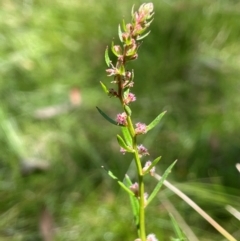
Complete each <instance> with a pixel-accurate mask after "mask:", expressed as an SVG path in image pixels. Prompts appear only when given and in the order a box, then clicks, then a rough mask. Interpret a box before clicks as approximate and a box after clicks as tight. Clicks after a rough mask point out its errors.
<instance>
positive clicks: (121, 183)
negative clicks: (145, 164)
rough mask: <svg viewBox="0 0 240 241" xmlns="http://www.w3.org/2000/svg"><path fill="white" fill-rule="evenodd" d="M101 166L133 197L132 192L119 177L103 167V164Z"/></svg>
mask: <svg viewBox="0 0 240 241" xmlns="http://www.w3.org/2000/svg"><path fill="white" fill-rule="evenodd" d="M102 168H103V169H104V170H105V171H106V172H107V173H108V175H109V176H110V177H111V178H112V179H113V180H115V181H116V182H117V183H118V184H119V185H120V187H121V188H123V190H124V191H126V192H127V193H128V194H129V195H130V196H133V197H135V195H134V193H133V192H132V191H131V190H130V189H129V188H128V187H127V186H126V185H125V184H124V183H123V182H121V181H119V179H118V178H117V177H116V176H115V175H114V174H113V173H112V172H111V171H110V170H107V169H105V167H104V166H102Z"/></svg>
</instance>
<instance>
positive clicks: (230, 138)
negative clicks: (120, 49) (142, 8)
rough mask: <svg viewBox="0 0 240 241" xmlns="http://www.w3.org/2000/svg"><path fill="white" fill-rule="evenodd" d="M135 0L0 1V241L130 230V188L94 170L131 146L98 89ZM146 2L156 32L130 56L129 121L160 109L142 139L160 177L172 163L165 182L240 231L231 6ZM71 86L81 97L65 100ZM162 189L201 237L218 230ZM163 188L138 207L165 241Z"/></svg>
mask: <svg viewBox="0 0 240 241" xmlns="http://www.w3.org/2000/svg"><path fill="white" fill-rule="evenodd" d="M141 3H142V1H135V2H134V1H132V0H131V1H129V0H128V1H127V0H117V1H110V0H105V1H102V2H100V1H96V0H92V1H81V0H78V1H77V0H69V1H64V0H51V1H46V0H35V1H34V0H21V1H20V0H17V1H13V0H12V1H11V0H2V1H1V2H0V101H1V102H0V103H1V105H0V146H1V148H0V178H1V181H0V203H1V204H0V240H3V241H7V240H24V241H30V240H34V241H36V240H43V239H42V235H43V234H42V233H43V230H44V227H45V228H46V229H48V228H49V229H50V230H53V232H54V238H52V239H51V240H83V239H84V240H86V241H93V240H106V241H111V240H117V241H120V240H134V239H136V238H137V237H136V231H135V228H134V225H133V221H132V216H131V212H130V205H128V197H126V195H125V194H124V193H122V191H119V188H117V187H116V186H115V184H113V181H112V180H111V179H110V178H109V177H108V176H107V174H106V173H105V172H104V170H102V169H101V166H106V167H107V168H109V169H111V170H112V171H113V172H114V173H115V174H117V175H119V176H120V177H122V176H123V175H124V173H125V172H126V170H127V169H128V167H129V165H130V163H131V156H128V155H126V156H122V155H121V154H120V153H119V147H118V144H117V141H116V134H117V133H119V131H120V130H119V129H118V127H115V126H113V125H111V124H109V123H108V122H106V121H105V120H104V119H103V118H102V117H101V116H100V114H99V113H98V112H97V110H96V108H95V107H96V106H98V107H100V108H101V109H103V110H104V111H105V112H106V113H108V114H109V115H110V116H112V118H114V117H115V116H116V114H117V113H119V112H121V109H120V105H119V103H118V102H117V100H116V99H114V98H109V97H108V96H106V95H105V94H104V93H103V91H102V89H101V86H100V85H99V81H102V82H104V83H105V84H106V85H107V86H109V87H112V86H113V84H111V83H110V82H111V80H112V79H111V78H110V77H106V73H105V69H106V64H105V62H104V51H105V48H106V46H107V45H110V44H111V41H112V40H113V38H114V40H115V42H118V40H117V38H118V37H117V27H118V24H119V23H121V20H122V18H124V19H125V21H126V22H129V21H130V12H131V7H132V5H133V4H135V5H136V8H137V7H138V6H139V5H140V4H141ZM153 3H154V6H155V15H154V21H153V23H152V25H151V27H150V29H151V34H150V35H149V36H148V37H147V38H145V39H144V41H143V44H142V46H141V47H140V50H139V59H138V60H136V61H133V62H131V64H130V65H129V66H128V67H129V69H131V68H134V71H135V86H134V89H133V91H134V93H135V94H136V97H137V101H136V102H134V103H133V104H132V105H131V108H132V110H133V120H134V121H136V122H138V121H140V122H144V123H149V122H151V121H152V119H153V118H155V117H156V116H157V115H158V114H159V113H160V112H162V111H165V110H167V114H166V115H165V116H164V118H163V120H162V122H161V123H160V125H159V126H158V127H156V128H155V129H154V130H153V131H151V132H149V134H148V135H146V136H142V137H141V138H140V142H141V143H143V144H144V145H145V146H146V147H147V148H148V149H149V152H150V153H151V156H150V158H151V159H154V158H155V157H157V156H159V155H161V156H162V160H161V162H160V164H159V166H158V168H157V172H159V173H160V174H162V173H163V171H164V170H165V169H166V168H167V167H168V166H169V165H170V164H171V163H172V162H173V161H174V160H176V159H178V163H177V164H176V166H175V168H174V170H173V172H172V173H171V175H170V177H169V180H171V182H172V183H174V184H175V185H176V186H177V187H178V188H180V189H181V190H182V191H184V192H185V193H186V194H187V195H189V196H190V197H191V198H192V199H193V200H194V201H195V202H197V203H198V204H199V205H200V206H201V207H202V208H203V209H204V210H205V211H207V212H208V213H209V214H211V216H212V217H213V218H214V219H215V220H216V221H217V222H219V223H220V224H221V225H222V226H223V227H224V228H226V229H227V230H228V231H229V232H230V233H233V234H234V235H235V237H236V238H237V239H240V233H239V220H237V219H236V218H234V217H233V216H232V215H231V214H229V213H228V211H227V210H226V209H225V207H226V205H232V206H233V207H234V208H236V209H238V210H240V196H239V187H240V173H239V172H238V171H237V169H236V167H235V165H236V163H238V162H240V159H239V156H240V137H239V134H240V124H239V123H240V115H239V104H240V95H239V89H240V84H239V83H240V82H239V73H240V70H239V65H240V59H239V53H240V44H239V39H240V31H239V26H240V25H239V14H240V13H239V9H240V4H239V2H238V1H234V0H232V1H230V0H229V1H220V0H215V1H212V0H175V1H174V0H164V1H153ZM72 90H78V91H79V92H78V93H79V95H80V97H81V102H80V104H79V105H76V106H73V107H72V106H71V101H70V98H69V95H70V94H71V93H72V92H71V91H72ZM69 106H70V108H69ZM49 107H51V108H52V109H51V110H53V111H56V110H65V111H63V113H61V111H60V112H59V113H58V112H57V114H53V115H52V116H50V117H48V118H43V116H42V114H39V113H42V112H39V111H45V112H44V113H46V111H49V110H50V109H49ZM51 113H52V112H51ZM147 183H148V185H149V189H151V188H152V187H153V186H154V185H155V181H154V180H150V179H149V180H147ZM160 194H162V195H165V197H167V198H168V201H169V202H171V203H172V204H173V206H174V207H175V208H176V209H177V210H178V212H179V214H180V215H182V216H183V218H184V220H185V221H186V222H187V223H188V225H190V227H191V229H192V230H193V231H194V232H195V234H196V236H197V237H198V238H199V240H204V241H205V240H223V238H222V237H221V235H219V234H218V233H217V232H216V231H215V230H214V229H213V228H212V227H211V226H210V225H209V224H208V223H207V222H206V221H204V220H203V218H202V217H201V216H200V215H199V214H197V213H196V212H195V211H194V210H192V209H191V208H190V207H189V206H188V205H187V204H186V203H184V202H183V201H182V200H180V198H178V197H176V196H175V195H174V194H173V193H172V192H171V191H168V190H167V189H164V190H162V192H161V193H160ZM162 198H163V197H162V196H159V200H156V201H155V202H154V203H153V204H152V205H151V207H150V208H149V211H148V213H147V217H148V220H149V221H147V229H148V230H149V232H153V233H156V235H157V237H158V239H159V240H161V241H162V240H170V237H175V234H174V232H173V228H172V225H171V222H170V218H169V216H168V211H167V210H166V207H165V206H164V204H163V203H162V202H161V200H162ZM170 211H171V212H173V211H172V210H170ZM44 225H45V226H44ZM43 226H44V227H43ZM51 227H52V228H51ZM45 240H47V239H45Z"/></svg>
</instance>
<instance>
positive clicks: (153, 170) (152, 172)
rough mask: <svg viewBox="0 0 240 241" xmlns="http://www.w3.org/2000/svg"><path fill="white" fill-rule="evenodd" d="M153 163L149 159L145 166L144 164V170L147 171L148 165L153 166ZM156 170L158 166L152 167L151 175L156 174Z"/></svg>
mask: <svg viewBox="0 0 240 241" xmlns="http://www.w3.org/2000/svg"><path fill="white" fill-rule="evenodd" d="M151 164H152V162H151V161H147V162H146V164H145V166H144V168H143V172H146V171H147V169H148V167H149V166H151ZM155 170H156V167H153V168H151V170H150V171H149V173H150V175H151V176H154V174H155Z"/></svg>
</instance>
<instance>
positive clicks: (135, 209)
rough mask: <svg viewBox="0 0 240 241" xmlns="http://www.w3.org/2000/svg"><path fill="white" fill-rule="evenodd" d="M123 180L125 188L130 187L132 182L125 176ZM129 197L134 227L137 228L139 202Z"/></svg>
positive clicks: (133, 197)
mask: <svg viewBox="0 0 240 241" xmlns="http://www.w3.org/2000/svg"><path fill="white" fill-rule="evenodd" d="M125 180H126V183H127V186H128V187H130V186H131V185H132V181H131V179H130V178H129V176H128V175H126V176H125ZM129 197H130V202H131V207H132V212H133V216H134V219H135V224H136V226H138V224H139V202H138V199H137V198H136V197H135V196H132V195H129Z"/></svg>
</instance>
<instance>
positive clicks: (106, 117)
mask: <svg viewBox="0 0 240 241" xmlns="http://www.w3.org/2000/svg"><path fill="white" fill-rule="evenodd" d="M96 108H97V110H98V112H99V113H100V114H101V115H102V116H103V117H104V118H105V119H106V120H107V121H109V122H110V123H111V124H113V125H116V126H124V125H121V124H119V123H117V122H116V121H115V120H113V119H112V118H110V117H109V116H108V115H107V114H105V113H104V112H103V111H102V110H101V109H100V108H98V107H97V106H96Z"/></svg>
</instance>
